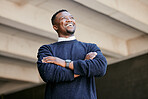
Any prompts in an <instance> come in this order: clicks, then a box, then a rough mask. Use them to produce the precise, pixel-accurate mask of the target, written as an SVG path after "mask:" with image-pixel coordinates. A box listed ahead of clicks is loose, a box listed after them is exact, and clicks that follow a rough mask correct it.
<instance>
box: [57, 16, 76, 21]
mask: <svg viewBox="0 0 148 99" xmlns="http://www.w3.org/2000/svg"><path fill="white" fill-rule="evenodd" d="M69 16H71V17H73V15H69ZM62 17H64V16H61V17H59V20H60V18H62Z"/></svg>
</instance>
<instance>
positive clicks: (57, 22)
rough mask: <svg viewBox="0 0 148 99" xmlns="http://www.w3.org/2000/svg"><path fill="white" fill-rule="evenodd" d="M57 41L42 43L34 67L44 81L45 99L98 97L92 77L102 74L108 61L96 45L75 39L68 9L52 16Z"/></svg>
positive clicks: (73, 25) (74, 25)
mask: <svg viewBox="0 0 148 99" xmlns="http://www.w3.org/2000/svg"><path fill="white" fill-rule="evenodd" d="M51 21H52V25H53V28H54V30H55V31H56V32H57V33H58V37H59V38H58V41H57V42H55V43H53V44H49V45H43V46H41V47H40V48H39V51H38V61H37V66H38V70H39V73H40V76H41V78H42V79H43V80H44V81H45V82H46V90H45V99H97V95H96V87H95V79H94V77H101V76H103V75H105V73H106V68H107V61H106V59H105V57H104V56H103V54H102V53H101V50H100V48H99V47H97V45H96V44H92V43H84V42H80V41H78V40H76V38H75V36H74V33H75V29H76V23H75V19H74V17H73V16H72V15H71V14H70V13H69V12H68V11H67V10H59V11H58V12H56V13H55V14H54V15H53V16H52V19H51Z"/></svg>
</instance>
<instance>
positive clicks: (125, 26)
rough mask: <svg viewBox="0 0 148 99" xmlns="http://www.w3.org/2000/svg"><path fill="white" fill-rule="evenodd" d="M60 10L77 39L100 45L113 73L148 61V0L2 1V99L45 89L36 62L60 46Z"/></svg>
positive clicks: (0, 25)
mask: <svg viewBox="0 0 148 99" xmlns="http://www.w3.org/2000/svg"><path fill="white" fill-rule="evenodd" d="M59 9H67V10H68V11H69V12H70V13H71V14H72V15H73V16H74V18H75V20H76V26H77V28H76V32H75V36H76V38H77V39H78V40H80V41H83V42H91V43H96V44H97V45H98V46H99V47H100V48H101V50H102V52H103V54H104V55H105V56H106V58H107V60H108V64H109V66H110V67H111V66H112V64H116V63H118V62H120V61H122V60H129V59H131V57H132V58H134V57H138V56H140V55H148V0H0V95H2V96H1V98H2V97H3V95H7V94H9V93H14V92H19V91H21V90H23V89H27V88H33V87H34V86H38V85H43V84H44V83H43V81H42V80H41V78H40V76H39V73H38V70H37V66H36V60H37V57H36V56H37V51H38V48H39V47H40V46H41V45H44V44H50V43H53V42H56V41H57V33H56V32H55V31H54V30H53V28H52V25H51V17H52V15H53V14H54V13H55V12H56V11H58V10H59ZM144 60H147V61H148V59H145V58H144ZM127 62H128V61H127ZM145 66H148V64H146V65H145ZM118 68H120V65H119V66H118ZM147 72H148V70H147ZM146 86H147V85H146ZM147 87H148V86H147ZM4 99H5V98H4ZM104 99H105V98H104ZM120 99H121V98H120Z"/></svg>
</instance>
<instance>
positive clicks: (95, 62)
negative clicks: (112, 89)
mask: <svg viewBox="0 0 148 99" xmlns="http://www.w3.org/2000/svg"><path fill="white" fill-rule="evenodd" d="M89 49H90V50H89V52H97V55H96V57H95V58H94V59H90V60H76V61H74V62H73V65H74V74H78V75H81V76H82V75H83V76H88V77H91V76H95V77H101V76H104V75H105V73H106V69H107V61H106V58H105V57H104V56H103V54H102V52H101V50H100V48H99V47H97V45H96V44H91V46H89Z"/></svg>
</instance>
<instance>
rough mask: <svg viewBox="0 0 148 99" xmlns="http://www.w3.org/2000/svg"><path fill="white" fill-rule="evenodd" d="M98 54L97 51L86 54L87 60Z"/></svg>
mask: <svg viewBox="0 0 148 99" xmlns="http://www.w3.org/2000/svg"><path fill="white" fill-rule="evenodd" d="M96 55H97V53H96V52H89V53H88V54H86V56H85V60H89V59H93V58H95V57H96Z"/></svg>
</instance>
